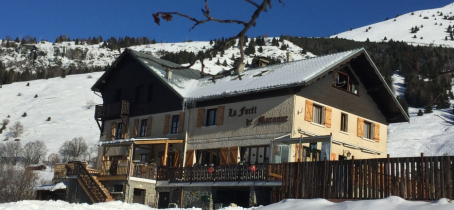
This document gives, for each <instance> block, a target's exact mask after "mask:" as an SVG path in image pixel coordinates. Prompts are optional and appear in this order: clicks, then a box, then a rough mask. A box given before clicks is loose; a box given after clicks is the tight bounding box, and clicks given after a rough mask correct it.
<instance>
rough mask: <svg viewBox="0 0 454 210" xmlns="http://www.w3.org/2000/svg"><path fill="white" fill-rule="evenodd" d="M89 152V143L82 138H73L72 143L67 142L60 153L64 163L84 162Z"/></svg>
mask: <svg viewBox="0 0 454 210" xmlns="http://www.w3.org/2000/svg"><path fill="white" fill-rule="evenodd" d="M87 150H88V145H87V142H86V141H85V139H84V138H82V137H76V138H73V139H72V140H70V141H65V142H64V143H63V145H61V146H60V149H59V151H58V153H60V155H61V156H62V158H63V159H62V160H63V162H68V161H75V160H79V161H82V160H83V159H84V158H85V156H86V154H87Z"/></svg>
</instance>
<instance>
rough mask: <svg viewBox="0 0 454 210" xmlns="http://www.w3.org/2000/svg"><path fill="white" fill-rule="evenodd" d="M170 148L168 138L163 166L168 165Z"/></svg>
mask: <svg viewBox="0 0 454 210" xmlns="http://www.w3.org/2000/svg"><path fill="white" fill-rule="evenodd" d="M168 150H169V140H166V147H165V150H164V161H163V166H167V152H168Z"/></svg>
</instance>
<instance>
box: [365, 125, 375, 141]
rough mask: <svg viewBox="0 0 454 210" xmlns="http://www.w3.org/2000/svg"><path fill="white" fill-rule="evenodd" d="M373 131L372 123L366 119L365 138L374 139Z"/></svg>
mask: <svg viewBox="0 0 454 210" xmlns="http://www.w3.org/2000/svg"><path fill="white" fill-rule="evenodd" d="M373 132H374V131H373V128H372V123H370V122H366V121H364V138H366V139H372V138H373Z"/></svg>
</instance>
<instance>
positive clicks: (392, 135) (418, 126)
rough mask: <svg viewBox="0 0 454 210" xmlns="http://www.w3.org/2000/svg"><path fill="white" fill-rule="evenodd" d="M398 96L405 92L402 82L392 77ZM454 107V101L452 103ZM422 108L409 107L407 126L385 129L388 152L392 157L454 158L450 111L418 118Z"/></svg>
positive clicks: (453, 133)
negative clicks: (448, 156) (442, 156)
mask: <svg viewBox="0 0 454 210" xmlns="http://www.w3.org/2000/svg"><path fill="white" fill-rule="evenodd" d="M393 82H394V89H395V91H396V93H395V94H396V95H397V96H403V95H404V92H405V87H404V86H403V84H404V79H403V77H402V76H400V75H398V74H394V75H393ZM451 104H454V100H451ZM420 109H421V110H423V111H424V108H422V107H421V108H414V107H409V108H408V112H409V114H410V123H393V124H390V125H389V127H388V147H387V153H388V154H390V155H391V157H411V156H420V155H421V153H424V155H425V156H433V155H437V156H439V155H444V154H448V155H454V141H453V136H454V126H453V125H454V115H453V113H452V108H449V109H440V110H438V109H435V108H434V109H433V113H429V114H424V115H423V116H417V113H418V111H419V110H420Z"/></svg>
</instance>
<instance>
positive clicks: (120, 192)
mask: <svg viewBox="0 0 454 210" xmlns="http://www.w3.org/2000/svg"><path fill="white" fill-rule="evenodd" d="M101 183H102V185H104V187H105V188H106V189H107V192H109V193H110V195H111V196H112V198H113V199H115V200H119V201H126V197H125V196H126V193H125V189H126V185H127V181H102V182H101ZM112 192H113V193H112Z"/></svg>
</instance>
